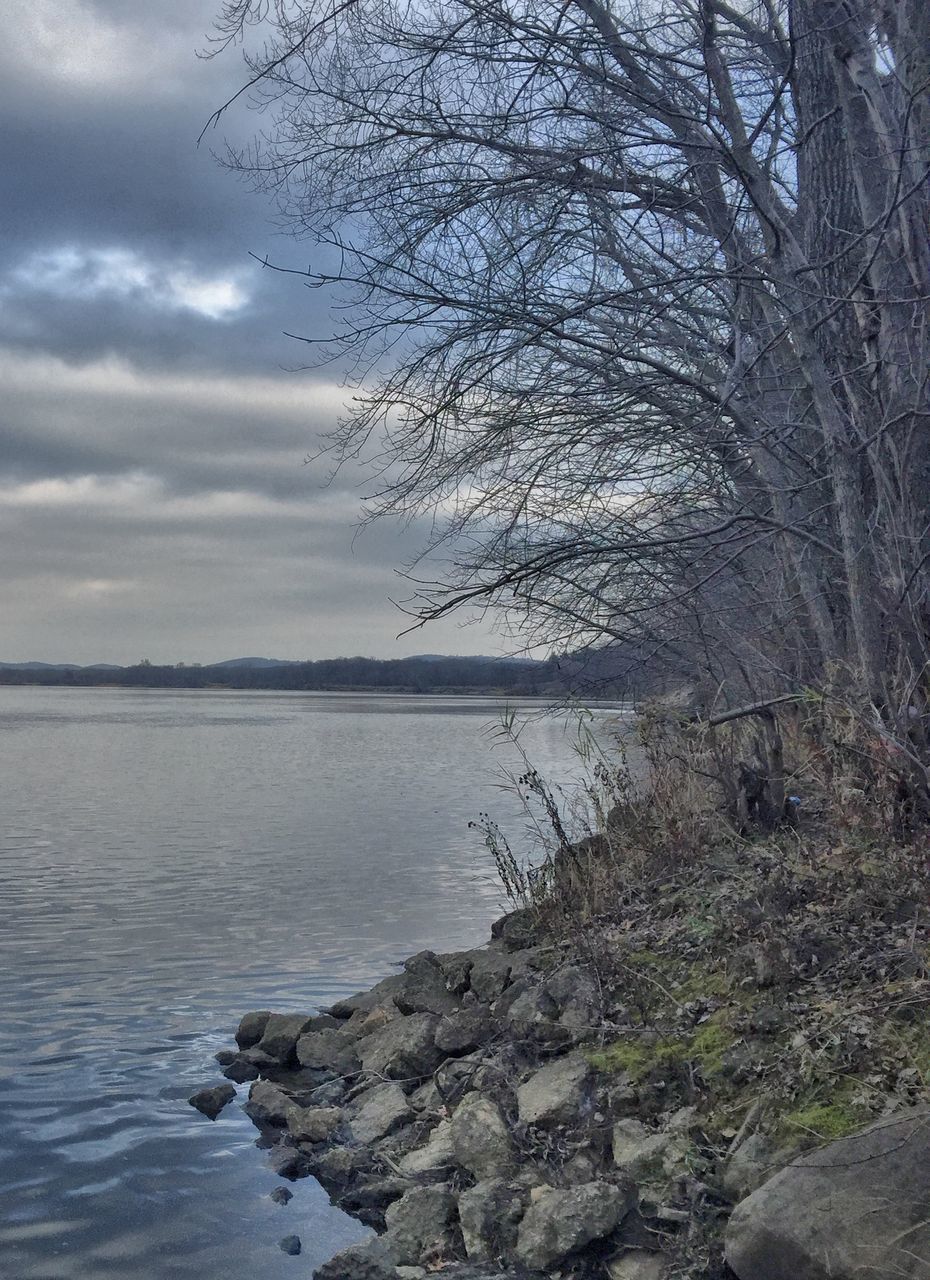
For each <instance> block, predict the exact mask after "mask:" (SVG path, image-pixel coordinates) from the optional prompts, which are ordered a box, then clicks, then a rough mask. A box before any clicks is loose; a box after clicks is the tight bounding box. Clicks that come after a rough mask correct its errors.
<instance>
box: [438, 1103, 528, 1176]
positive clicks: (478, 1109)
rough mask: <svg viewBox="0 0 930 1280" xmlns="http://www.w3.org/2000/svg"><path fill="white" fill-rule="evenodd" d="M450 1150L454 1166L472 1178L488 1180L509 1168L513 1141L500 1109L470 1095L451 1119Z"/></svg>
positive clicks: (493, 1104)
mask: <svg viewBox="0 0 930 1280" xmlns="http://www.w3.org/2000/svg"><path fill="white" fill-rule="evenodd" d="M451 1131H452V1149H453V1151H454V1152H455V1161H456V1164H459V1165H461V1167H462V1168H463V1169H467V1170H468V1172H469V1173H471V1174H473V1175H474V1176H475V1177H476V1178H488V1177H492V1176H494V1175H495V1174H498V1173H501V1172H503V1171H505V1170H507V1169H509V1168H510V1167H511V1165H512V1164H513V1162H514V1149H513V1142H512V1140H511V1137H510V1131H509V1130H508V1128H507V1125H506V1122H505V1121H504V1117H503V1116H502V1115H501V1113H500V1108H499V1107H498V1106H497V1104H496V1103H495V1102H492V1101H491V1099H490V1098H484V1097H482V1096H481V1094H477V1093H476V1094H471V1095H470V1096H469V1097H467V1098H466V1099H465V1101H464V1102H462V1103H460V1104H459V1106H458V1107H457V1108H456V1110H455V1113H454V1115H453V1116H452V1123H451Z"/></svg>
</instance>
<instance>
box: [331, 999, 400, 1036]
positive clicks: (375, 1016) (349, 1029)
mask: <svg viewBox="0 0 930 1280" xmlns="http://www.w3.org/2000/svg"><path fill="white" fill-rule="evenodd" d="M400 1017H403V1014H402V1013H401V1011H400V1010H399V1009H398V1008H396V1006H395V1005H393V1004H392V1005H380V1004H379V1005H377V1006H376V1007H375V1008H374V1009H357V1010H356V1012H355V1013H353V1014H352V1016H351V1018H349V1020H348V1021H347V1022H342V1023H339V1022H337V1023H336V1025H337V1027H341V1028H342V1033H343V1035H346V1036H350V1037H351V1038H352V1039H353V1040H361V1038H362V1036H370V1035H371V1033H372V1031H380V1030H381V1028H382V1027H383V1026H385V1025H386V1024H387V1023H389V1022H393V1020H394V1019H395V1018H400ZM334 1021H335V1019H334Z"/></svg>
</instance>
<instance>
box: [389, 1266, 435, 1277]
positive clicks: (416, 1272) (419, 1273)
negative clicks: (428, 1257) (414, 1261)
mask: <svg viewBox="0 0 930 1280" xmlns="http://www.w3.org/2000/svg"><path fill="white" fill-rule="evenodd" d="M428 1274H429V1273H428V1272H427V1270H426V1268H425V1267H398V1268H397V1271H396V1275H397V1280H424V1277H425V1276H427V1275H428Z"/></svg>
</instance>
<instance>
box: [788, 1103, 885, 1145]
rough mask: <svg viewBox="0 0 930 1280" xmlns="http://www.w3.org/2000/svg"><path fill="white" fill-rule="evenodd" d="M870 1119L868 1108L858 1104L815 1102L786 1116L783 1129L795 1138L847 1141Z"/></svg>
mask: <svg viewBox="0 0 930 1280" xmlns="http://www.w3.org/2000/svg"><path fill="white" fill-rule="evenodd" d="M867 1119H868V1112H867V1111H866V1109H865V1108H864V1107H862V1106H860V1105H857V1104H855V1103H851V1102H845V1101H838V1102H815V1103H812V1104H811V1106H808V1107H801V1108H799V1109H798V1110H797V1111H791V1112H789V1113H788V1114H787V1115H785V1116H784V1117H783V1118H782V1127H783V1130H784V1132H785V1134H786V1136H790V1137H794V1138H797V1137H798V1136H801V1137H804V1136H807V1137H810V1136H814V1137H817V1138H823V1139H830V1138H845V1137H848V1135H849V1134H851V1133H855V1132H856V1130H857V1129H861V1128H862V1126H863V1124H865V1123H866V1121H867Z"/></svg>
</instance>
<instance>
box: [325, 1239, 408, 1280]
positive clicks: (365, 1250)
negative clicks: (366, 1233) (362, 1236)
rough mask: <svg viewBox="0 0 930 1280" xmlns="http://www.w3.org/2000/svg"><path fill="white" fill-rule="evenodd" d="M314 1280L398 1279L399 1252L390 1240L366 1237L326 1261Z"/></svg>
mask: <svg viewBox="0 0 930 1280" xmlns="http://www.w3.org/2000/svg"><path fill="white" fill-rule="evenodd" d="M313 1280H397V1262H396V1255H395V1252H394V1250H393V1248H392V1247H391V1245H390V1243H389V1241H387V1240H383V1239H378V1238H376V1239H374V1240H366V1241H365V1243H364V1244H353V1245H350V1246H349V1248H348V1249H343V1250H342V1252H341V1253H337V1254H336V1256H335V1257H334V1258H330V1260H329V1262H324V1264H323V1265H322V1267H318V1268H317V1269H316V1271H314V1273H313Z"/></svg>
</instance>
